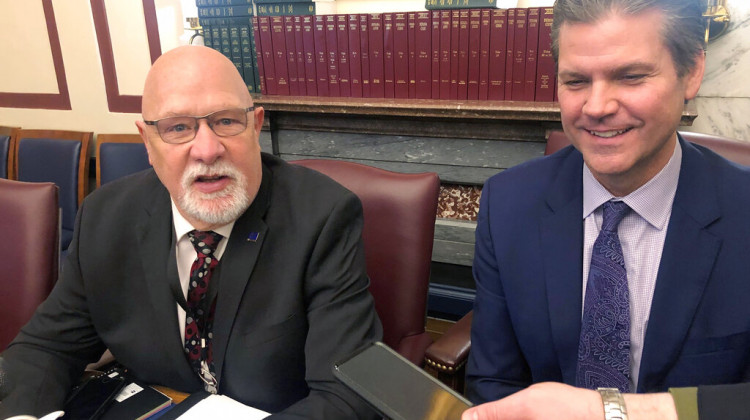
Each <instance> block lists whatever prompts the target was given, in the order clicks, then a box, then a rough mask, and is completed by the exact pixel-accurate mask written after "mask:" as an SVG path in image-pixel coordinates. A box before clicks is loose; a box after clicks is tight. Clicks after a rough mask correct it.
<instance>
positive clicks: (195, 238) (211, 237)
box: [188, 230, 222, 255]
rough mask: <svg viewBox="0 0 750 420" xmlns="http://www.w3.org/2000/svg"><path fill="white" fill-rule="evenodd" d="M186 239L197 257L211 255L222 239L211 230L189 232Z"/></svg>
mask: <svg viewBox="0 0 750 420" xmlns="http://www.w3.org/2000/svg"><path fill="white" fill-rule="evenodd" d="M188 237H189V238H190V243H192V244H193V247H194V248H195V251H196V252H197V253H198V254H199V255H212V254H213V253H214V251H216V246H217V245H218V244H219V241H220V240H221V238H222V236H221V234H218V233H216V232H214V231H212V230H191V231H190V232H188Z"/></svg>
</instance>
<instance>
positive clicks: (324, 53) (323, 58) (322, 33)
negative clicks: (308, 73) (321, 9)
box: [313, 15, 331, 96]
mask: <svg viewBox="0 0 750 420" xmlns="http://www.w3.org/2000/svg"><path fill="white" fill-rule="evenodd" d="M313 36H314V38H313V40H314V42H313V44H314V45H315V75H316V77H317V83H316V85H317V90H318V96H330V95H331V94H330V91H329V89H328V50H327V49H326V22H325V16H321V15H317V16H314V18H313Z"/></svg>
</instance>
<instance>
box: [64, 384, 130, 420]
mask: <svg viewBox="0 0 750 420" xmlns="http://www.w3.org/2000/svg"><path fill="white" fill-rule="evenodd" d="M124 385H125V378H123V377H122V375H120V374H119V373H118V372H111V373H109V374H102V375H99V376H93V377H91V378H89V379H87V380H86V381H85V382H84V383H82V384H81V385H79V386H78V387H77V388H75V389H74V390H73V393H72V394H71V395H70V397H69V398H68V401H67V402H66V403H65V407H64V408H63V410H64V411H65V415H64V416H63V417H62V419H63V420H96V419H98V418H99V417H101V415H102V414H104V412H105V411H106V410H107V408H108V407H109V405H110V404H111V403H112V401H113V400H114V398H115V397H116V396H117V394H118V393H119V392H120V390H121V389H122V387H123V386H124Z"/></svg>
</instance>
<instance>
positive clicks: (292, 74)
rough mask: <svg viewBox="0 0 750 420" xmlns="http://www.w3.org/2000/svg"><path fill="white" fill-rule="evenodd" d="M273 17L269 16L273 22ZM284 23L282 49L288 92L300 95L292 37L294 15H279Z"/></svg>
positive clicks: (294, 45) (294, 44) (295, 52)
mask: <svg viewBox="0 0 750 420" xmlns="http://www.w3.org/2000/svg"><path fill="white" fill-rule="evenodd" d="M273 19H274V18H271V21H272V22H273ZM281 21H282V23H283V25H284V50H285V53H286V68H287V75H288V81H289V94H290V95H292V96H300V93H301V92H300V91H299V77H298V76H297V51H296V48H297V45H296V41H295V38H294V16H281Z"/></svg>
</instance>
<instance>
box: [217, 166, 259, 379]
mask: <svg viewBox="0 0 750 420" xmlns="http://www.w3.org/2000/svg"><path fill="white" fill-rule="evenodd" d="M271 176H272V175H271V172H270V170H268V169H267V167H266V166H265V165H264V166H263V178H262V181H261V185H260V189H259V190H258V194H257V195H256V197H255V199H254V200H253V203H252V204H251V205H250V208H248V209H247V211H246V212H245V213H244V214H243V215H242V216H241V217H240V218H239V219H237V222H236V223H235V224H234V228H232V234H231V235H230V237H229V243H228V244H227V248H226V251H224V255H223V256H222V258H221V262H220V264H219V268H220V273H219V294H218V296H217V301H216V314H215V316H214V327H213V334H214V341H213V347H214V366H215V368H216V377H217V379H218V380H219V383H221V375H222V371H223V368H224V359H225V356H226V351H227V344H228V342H229V336H230V333H231V330H232V325H233V324H234V320H235V318H236V317H237V312H238V309H239V306H240V302H241V300H242V297H243V295H244V293H245V287H246V286H247V283H248V281H249V279H250V276H251V274H252V272H253V268H254V267H255V264H256V262H257V261H258V255H259V254H260V250H261V248H262V246H263V241H264V240H265V237H266V234H267V233H268V226H267V225H266V223H265V221H264V220H263V218H264V216H265V213H266V211H267V210H268V206H269V204H270V192H271V191H270V185H271Z"/></svg>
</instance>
